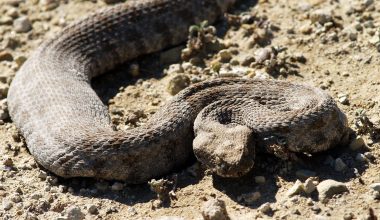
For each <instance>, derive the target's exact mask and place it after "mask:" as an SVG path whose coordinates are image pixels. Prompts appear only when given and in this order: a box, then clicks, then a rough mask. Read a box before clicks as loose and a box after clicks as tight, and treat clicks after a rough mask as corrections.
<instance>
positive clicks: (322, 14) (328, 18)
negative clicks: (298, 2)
mask: <svg viewBox="0 0 380 220" xmlns="http://www.w3.org/2000/svg"><path fill="white" fill-rule="evenodd" d="M310 19H311V21H312V22H313V23H316V22H318V23H320V24H322V25H323V24H325V23H327V22H332V21H333V16H332V11H331V10H328V9H318V10H315V11H313V12H312V13H311V14H310Z"/></svg>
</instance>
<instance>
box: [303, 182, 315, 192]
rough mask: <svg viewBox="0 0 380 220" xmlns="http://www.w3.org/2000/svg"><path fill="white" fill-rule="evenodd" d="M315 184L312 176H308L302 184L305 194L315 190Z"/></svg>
mask: <svg viewBox="0 0 380 220" xmlns="http://www.w3.org/2000/svg"><path fill="white" fill-rule="evenodd" d="M316 188H317V187H316V185H315V184H314V180H313V178H308V179H307V180H306V181H305V183H304V184H303V189H304V191H305V193H307V194H311V193H312V192H314V191H315V189H316Z"/></svg>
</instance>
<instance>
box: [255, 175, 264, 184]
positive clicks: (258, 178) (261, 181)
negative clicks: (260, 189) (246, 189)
mask: <svg viewBox="0 0 380 220" xmlns="http://www.w3.org/2000/svg"><path fill="white" fill-rule="evenodd" d="M265 181H266V180H265V177H264V176H255V182H256V183H257V184H264V183H265Z"/></svg>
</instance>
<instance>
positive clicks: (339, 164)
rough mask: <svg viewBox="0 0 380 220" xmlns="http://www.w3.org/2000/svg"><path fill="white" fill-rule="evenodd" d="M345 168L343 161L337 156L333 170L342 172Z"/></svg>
mask: <svg viewBox="0 0 380 220" xmlns="http://www.w3.org/2000/svg"><path fill="white" fill-rule="evenodd" d="M346 168H347V165H346V164H345V163H344V162H343V160H342V159H340V158H339V157H338V158H336V159H335V165H334V169H335V171H337V172H342V171H343V170H345V169H346Z"/></svg>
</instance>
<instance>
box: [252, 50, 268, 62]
mask: <svg viewBox="0 0 380 220" xmlns="http://www.w3.org/2000/svg"><path fill="white" fill-rule="evenodd" d="M271 55H272V50H271V49H270V48H262V49H259V50H257V51H256V52H255V60H256V62H257V63H263V62H264V61H265V60H268V59H270V57H271Z"/></svg>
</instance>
